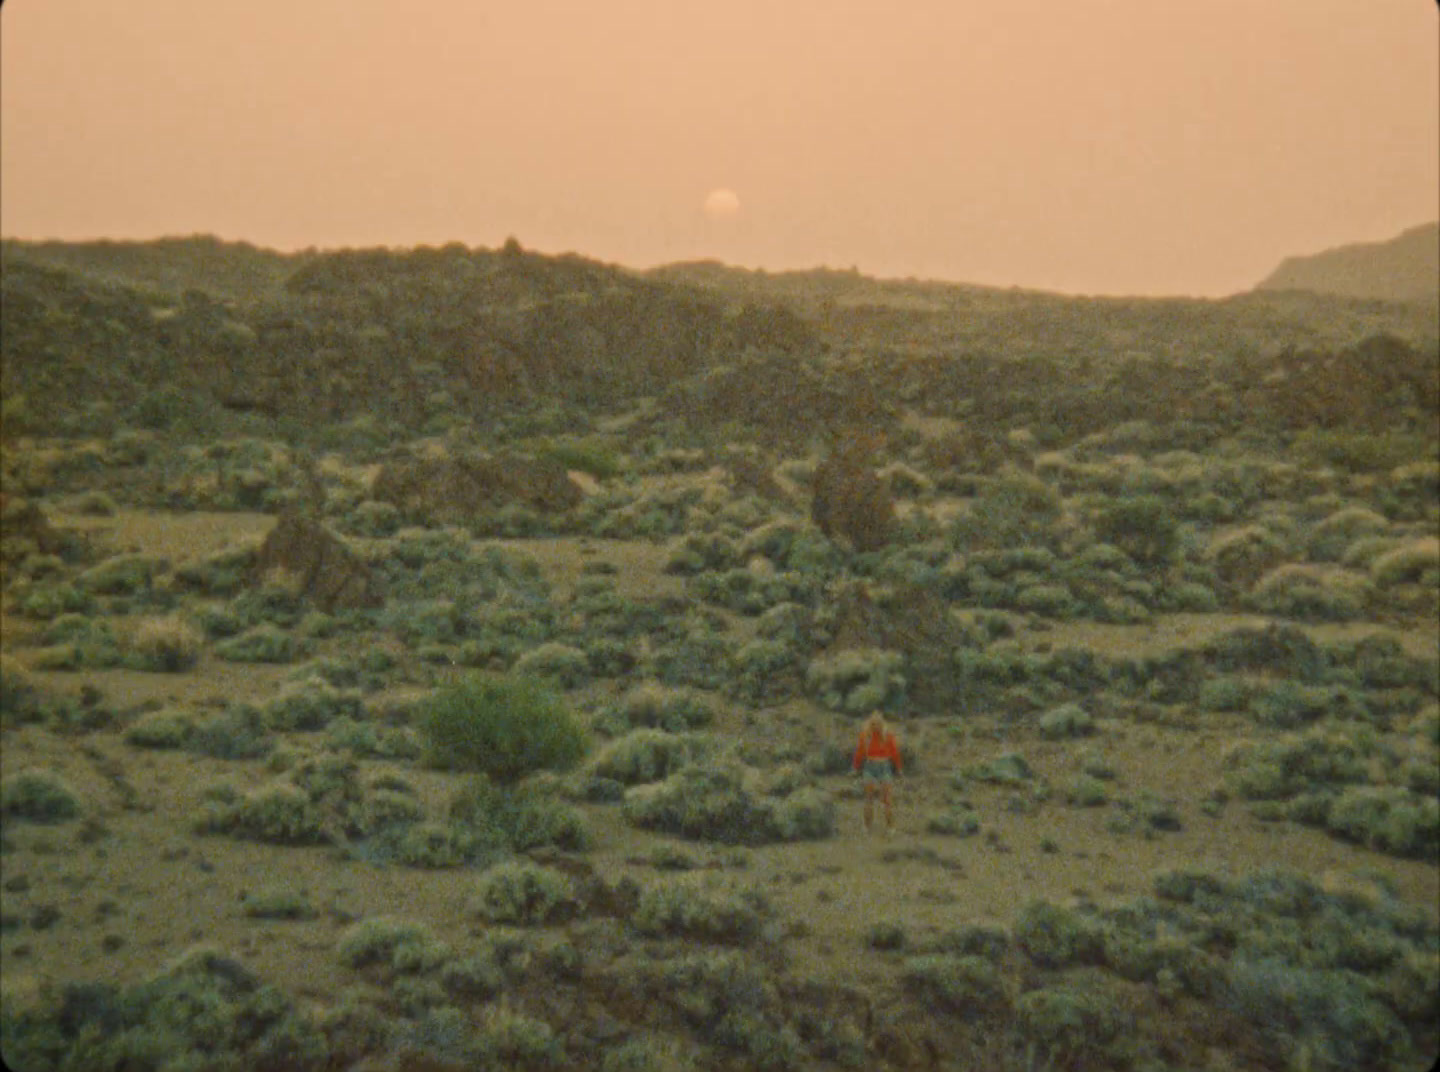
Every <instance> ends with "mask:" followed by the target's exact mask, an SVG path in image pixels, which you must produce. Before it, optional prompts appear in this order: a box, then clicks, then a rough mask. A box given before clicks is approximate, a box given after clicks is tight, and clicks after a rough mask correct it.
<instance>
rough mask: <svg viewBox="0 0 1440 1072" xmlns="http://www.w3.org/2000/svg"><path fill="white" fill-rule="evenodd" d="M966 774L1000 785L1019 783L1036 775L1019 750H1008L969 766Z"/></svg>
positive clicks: (980, 780) (981, 780)
mask: <svg viewBox="0 0 1440 1072" xmlns="http://www.w3.org/2000/svg"><path fill="white" fill-rule="evenodd" d="M965 774H966V776H967V777H970V778H974V779H975V780H976V781H979V782H994V783H997V784H1000V785H1019V784H1020V783H1022V782H1027V781H1029V780H1030V779H1031V778H1033V777H1034V776H1035V775H1034V773H1033V772H1032V771H1031V769H1030V764H1029V763H1027V762H1026V761H1025V757H1024V756H1022V755H1021V754H1020V753H1019V752H1006V753H1004V754H1003V755H999V756H996V757H995V758H994V759H992V760H989V761H987V762H985V763H980V764H976V765H974V766H971V767H967V768H966V769H965Z"/></svg>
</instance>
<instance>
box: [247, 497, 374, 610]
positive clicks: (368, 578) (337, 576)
mask: <svg viewBox="0 0 1440 1072" xmlns="http://www.w3.org/2000/svg"><path fill="white" fill-rule="evenodd" d="M277 570H278V571H283V572H284V573H286V574H288V575H289V576H291V577H293V578H295V582H296V584H297V586H298V587H299V589H300V591H301V592H302V594H303V595H304V596H305V597H306V598H307V599H309V600H310V601H311V602H313V603H314V604H315V605H316V606H317V607H319V608H320V609H321V610H323V611H325V612H326V613H329V612H331V611H335V610H341V609H347V608H358V607H374V606H378V605H379V604H380V603H381V602H382V600H383V593H382V592H381V588H380V581H379V578H377V577H375V576H374V574H373V573H371V571H370V568H369V567H368V566H367V565H366V564H365V563H364V562H362V561H361V560H360V558H359V556H358V555H356V554H355V552H354V551H352V550H350V548H349V547H347V546H345V544H344V543H342V542H341V541H340V539H339V537H337V536H335V535H334V534H333V533H331V532H330V531H329V530H328V529H326V528H325V526H323V525H321V524H320V523H319V522H318V521H314V520H312V519H310V518H306V517H301V516H300V515H298V514H283V515H281V517H280V520H279V521H278V522H277V523H276V525H275V527H274V528H273V529H271V530H270V533H269V535H267V536H266V537H265V542H264V543H262V544H261V545H260V550H259V551H258V552H257V554H256V558H255V565H254V568H253V570H252V572H251V583H252V584H260V583H263V581H264V580H265V579H266V578H267V577H268V576H270V575H271V574H272V573H274V572H275V571H277Z"/></svg>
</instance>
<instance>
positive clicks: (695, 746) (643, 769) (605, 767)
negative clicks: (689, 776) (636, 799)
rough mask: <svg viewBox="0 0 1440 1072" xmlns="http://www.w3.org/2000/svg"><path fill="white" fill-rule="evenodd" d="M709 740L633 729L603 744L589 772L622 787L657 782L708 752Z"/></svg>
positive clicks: (688, 735)
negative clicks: (611, 780)
mask: <svg viewBox="0 0 1440 1072" xmlns="http://www.w3.org/2000/svg"><path fill="white" fill-rule="evenodd" d="M710 745H711V742H710V740H709V738H707V737H704V736H701V735H697V734H675V733H667V732H665V731H664V730H653V729H642V730H634V731H632V732H631V733H628V734H626V735H625V736H624V737H620V738H617V739H616V740H614V741H611V742H610V743H609V744H607V745H606V746H605V747H604V748H603V749H601V751H600V752H599V754H598V755H596V757H595V760H594V764H593V769H594V772H595V773H596V774H597V775H599V776H600V777H602V778H610V779H613V780H614V781H617V782H621V783H623V784H625V785H637V784H639V783H641V782H658V781H660V780H662V779H664V778H668V777H669V776H670V775H671V774H673V773H675V771H677V770H679V769H680V768H681V767H683V766H685V765H686V764H687V763H690V762H693V761H694V760H696V759H698V758H701V757H703V756H704V755H705V754H706V753H707V752H708V751H709V750H710Z"/></svg>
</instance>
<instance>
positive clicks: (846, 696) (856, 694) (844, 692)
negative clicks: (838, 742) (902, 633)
mask: <svg viewBox="0 0 1440 1072" xmlns="http://www.w3.org/2000/svg"><path fill="white" fill-rule="evenodd" d="M904 663H905V658H904V656H903V655H901V654H900V653H899V652H898V651H884V650H882V649H879V648H853V649H847V650H844V651H840V652H836V653H835V654H833V655H825V656H820V657H818V658H816V659H813V660H812V661H811V662H810V665H809V667H808V668H807V669H806V671H805V686H806V689H807V690H808V691H809V692H810V694H811V695H812V696H814V697H815V699H816V701H817V702H818V703H820V704H822V705H823V706H825V707H828V708H830V709H831V710H832V711H843V712H845V713H846V714H850V715H860V714H868V713H869V712H871V711H873V710H875V709H876V708H884V709H886V710H893V709H894V708H896V707H897V706H899V705H901V704H903V702H904V699H905V689H906V680H905V673H904Z"/></svg>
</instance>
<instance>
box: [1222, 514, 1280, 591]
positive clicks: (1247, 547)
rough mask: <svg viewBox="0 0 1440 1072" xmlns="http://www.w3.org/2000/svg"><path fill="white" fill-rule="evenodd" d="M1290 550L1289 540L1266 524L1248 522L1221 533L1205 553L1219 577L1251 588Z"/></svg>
mask: <svg viewBox="0 0 1440 1072" xmlns="http://www.w3.org/2000/svg"><path fill="white" fill-rule="evenodd" d="M1288 554H1289V548H1288V546H1287V544H1286V542H1285V540H1284V539H1283V538H1282V537H1281V536H1279V535H1277V534H1276V533H1275V532H1273V531H1272V530H1271V529H1268V528H1266V527H1265V526H1264V525H1246V526H1244V527H1242V528H1239V529H1234V530H1231V531H1229V532H1226V533H1223V534H1221V535H1218V536H1217V537H1216V538H1215V539H1214V540H1213V541H1212V542H1211V544H1210V546H1209V548H1208V549H1207V551H1206V553H1205V557H1206V560H1207V561H1208V562H1209V564H1210V566H1211V568H1213V569H1214V571H1215V573H1216V575H1217V577H1218V578H1219V579H1220V580H1222V581H1224V582H1226V583H1228V584H1230V585H1231V586H1233V587H1235V588H1237V589H1247V588H1249V587H1250V586H1251V585H1252V584H1254V583H1255V581H1256V580H1258V579H1259V578H1260V577H1261V576H1263V575H1264V574H1265V573H1266V572H1267V571H1269V570H1272V569H1274V568H1275V567H1276V566H1278V565H1279V564H1280V563H1281V562H1283V561H1284V560H1285V558H1286V557H1287V556H1288Z"/></svg>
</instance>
